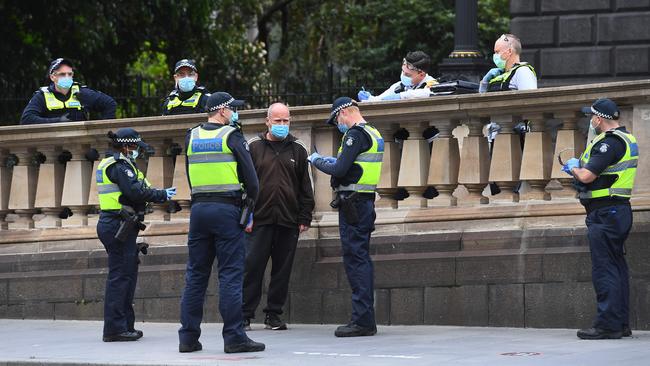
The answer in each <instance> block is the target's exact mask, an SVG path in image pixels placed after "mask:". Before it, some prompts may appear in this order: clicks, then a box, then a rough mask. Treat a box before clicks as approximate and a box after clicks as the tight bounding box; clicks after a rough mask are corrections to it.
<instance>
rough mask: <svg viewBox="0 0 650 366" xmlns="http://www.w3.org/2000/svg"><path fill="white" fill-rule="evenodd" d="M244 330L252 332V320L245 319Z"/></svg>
mask: <svg viewBox="0 0 650 366" xmlns="http://www.w3.org/2000/svg"><path fill="white" fill-rule="evenodd" d="M244 330H245V331H247V332H248V331H250V330H251V320H250V319H249V318H244Z"/></svg>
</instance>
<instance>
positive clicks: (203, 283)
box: [178, 92, 265, 353]
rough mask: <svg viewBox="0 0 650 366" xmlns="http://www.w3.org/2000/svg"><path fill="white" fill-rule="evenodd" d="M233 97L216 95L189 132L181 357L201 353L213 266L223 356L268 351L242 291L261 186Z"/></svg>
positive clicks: (180, 341)
mask: <svg viewBox="0 0 650 366" xmlns="http://www.w3.org/2000/svg"><path fill="white" fill-rule="evenodd" d="M243 104H244V102H243V101H242V100H236V99H235V98H233V97H232V96H231V95H230V94H228V93H224V92H217V93H213V94H212V95H211V96H210V98H208V102H207V110H208V121H207V122H206V123H203V124H201V125H199V126H196V127H194V128H192V129H190V130H189V131H188V132H187V137H186V139H185V146H186V152H187V159H186V168H187V176H188V179H189V183H190V189H191V192H192V208H191V213H190V231H189V234H188V241H187V246H188V250H189V255H188V261H187V272H186V274H185V289H184V290H183V297H182V300H181V329H180V330H179V331H178V336H179V347H178V350H179V352H194V351H200V350H201V349H202V348H203V346H202V345H201V343H200V342H199V337H200V336H201V321H202V319H203V304H204V301H205V291H206V288H207V286H208V281H209V279H210V274H211V272H212V264H213V263H214V260H215V257H216V258H217V263H218V271H219V274H218V278H219V296H218V297H219V312H220V313H221V318H222V319H223V331H222V335H223V342H224V352H226V353H237V352H258V351H263V350H264V348H265V346H264V344H263V343H258V342H254V341H253V340H251V339H250V338H248V336H247V335H246V332H245V331H244V317H243V314H242V285H243V281H244V260H245V257H246V242H245V237H244V227H245V226H246V225H247V224H248V223H249V221H250V214H249V213H252V212H253V208H254V203H255V200H256V199H257V193H258V190H259V182H258V180H257V175H256V173H255V167H254V165H253V161H252V159H251V156H250V153H249V152H248V144H247V143H246V140H245V139H244V136H243V135H242V134H241V132H240V131H239V129H237V128H236V127H233V126H235V125H237V120H238V118H239V114H238V113H237V107H241V106H242V105H243Z"/></svg>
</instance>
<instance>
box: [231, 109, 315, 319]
mask: <svg viewBox="0 0 650 366" xmlns="http://www.w3.org/2000/svg"><path fill="white" fill-rule="evenodd" d="M290 123H291V117H290V115H289V108H287V106H286V105H284V104H282V103H274V104H272V105H271V106H270V107H269V109H268V113H267V117H266V126H267V127H268V130H267V131H265V132H264V133H261V134H260V135H259V136H257V137H254V138H252V139H251V140H250V141H249V142H248V145H249V149H250V153H251V157H252V158H253V163H254V165H255V170H256V171H257V176H258V178H259V181H260V193H259V196H258V199H257V202H256V203H255V212H254V214H253V226H252V230H251V228H250V227H249V228H247V231H248V232H250V236H249V238H248V244H247V251H246V272H245V275H244V299H243V300H244V301H243V312H244V326H245V327H246V328H247V329H250V320H251V319H252V318H254V316H255V309H256V308H257V305H259V303H260V298H261V295H262V283H263V280H264V272H265V270H266V264H267V262H268V260H269V257H270V258H271V263H272V267H271V282H270V284H269V290H268V295H267V305H266V307H265V308H264V312H265V313H266V317H265V319H264V324H265V325H266V329H272V330H285V329H287V325H286V324H285V323H284V321H282V319H281V318H280V315H281V314H282V307H283V306H284V303H285V301H286V299H287V294H288V292H289V278H290V276H291V267H292V265H293V257H294V254H295V252H296V246H297V244H298V235H299V234H300V233H302V232H304V231H306V230H307V229H309V226H310V225H311V218H312V217H311V213H312V210H313V209H314V191H313V187H312V182H311V176H310V169H309V163H308V162H307V156H308V153H307V149H306V147H305V145H304V144H303V143H302V141H300V140H298V139H296V137H295V136H293V135H291V134H289V125H290Z"/></svg>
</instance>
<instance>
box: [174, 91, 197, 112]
mask: <svg viewBox="0 0 650 366" xmlns="http://www.w3.org/2000/svg"><path fill="white" fill-rule="evenodd" d="M199 100H201V92H196V93H194V94H192V96H191V97H189V98H187V99H185V100H180V98H179V97H178V95H174V97H173V98H170V99H169V102H167V110H168V111H169V110H171V109H172V108H176V107H178V106H183V107H190V108H196V106H197V105H198V104H199Z"/></svg>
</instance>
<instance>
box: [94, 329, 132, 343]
mask: <svg viewBox="0 0 650 366" xmlns="http://www.w3.org/2000/svg"><path fill="white" fill-rule="evenodd" d="M140 337H142V336H141V335H138V333H136V332H128V331H127V332H122V333H120V334H113V335H105V336H104V337H102V341H104V342H131V341H137V340H138V339H140Z"/></svg>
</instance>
